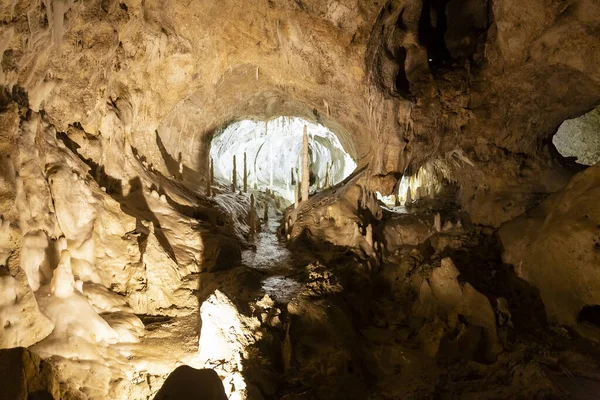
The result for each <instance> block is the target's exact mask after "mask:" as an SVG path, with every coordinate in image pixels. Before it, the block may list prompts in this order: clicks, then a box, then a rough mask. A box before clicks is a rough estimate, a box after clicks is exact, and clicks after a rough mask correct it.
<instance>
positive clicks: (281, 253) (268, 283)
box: [242, 218, 303, 303]
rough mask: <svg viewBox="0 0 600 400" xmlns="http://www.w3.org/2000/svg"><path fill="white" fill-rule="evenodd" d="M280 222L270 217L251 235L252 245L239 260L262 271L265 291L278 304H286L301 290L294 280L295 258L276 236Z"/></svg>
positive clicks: (295, 278)
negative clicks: (253, 236) (258, 230)
mask: <svg viewBox="0 0 600 400" xmlns="http://www.w3.org/2000/svg"><path fill="white" fill-rule="evenodd" d="M278 227H279V221H278V220H276V219H275V218H270V219H269V221H268V222H267V223H266V224H265V225H263V229H262V230H261V231H260V232H258V233H257V234H256V236H255V238H254V242H253V244H254V247H253V248H252V249H247V250H244V251H243V252H242V263H243V264H244V265H245V266H247V267H249V268H251V269H253V270H257V271H259V272H260V273H261V274H264V278H263V279H262V282H261V287H262V290H263V291H264V293H265V294H268V295H269V296H270V297H272V298H273V299H275V300H276V301H278V302H281V303H288V302H289V301H290V300H292V298H293V297H294V296H296V295H297V294H298V293H299V292H300V291H301V290H302V286H303V285H302V283H301V282H299V281H298V280H297V277H298V269H297V268H296V267H297V264H298V260H297V259H296V258H295V257H294V255H293V254H292V252H291V251H290V250H289V249H288V248H287V247H286V246H285V243H283V242H282V241H281V240H280V239H279V238H278V237H277V228H278Z"/></svg>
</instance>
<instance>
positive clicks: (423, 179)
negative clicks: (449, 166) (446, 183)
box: [377, 164, 442, 207]
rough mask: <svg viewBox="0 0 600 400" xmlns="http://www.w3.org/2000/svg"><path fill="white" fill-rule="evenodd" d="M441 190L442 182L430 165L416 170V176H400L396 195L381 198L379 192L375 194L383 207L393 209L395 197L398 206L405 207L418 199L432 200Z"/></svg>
mask: <svg viewBox="0 0 600 400" xmlns="http://www.w3.org/2000/svg"><path fill="white" fill-rule="evenodd" d="M441 190H442V181H441V179H440V178H439V176H438V174H437V173H436V171H435V168H434V167H433V165H432V164H425V165H423V166H422V167H421V168H419V169H418V171H417V173H416V174H414V175H411V176H407V175H404V176H402V179H401V180H400V185H399V186H398V193H397V194H396V195H390V196H383V195H382V194H381V193H380V192H377V198H378V199H379V200H380V201H382V202H383V203H384V204H385V205H387V206H391V207H393V206H394V205H396V196H397V197H398V204H399V205H402V206H405V205H408V204H410V203H412V202H414V201H416V200H419V199H423V198H431V199H432V198H434V197H435V196H436V195H437V194H438V193H439V192H440V191H441ZM408 192H410V197H409V196H408Z"/></svg>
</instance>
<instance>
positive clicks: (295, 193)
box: [294, 185, 300, 208]
mask: <svg viewBox="0 0 600 400" xmlns="http://www.w3.org/2000/svg"><path fill="white" fill-rule="evenodd" d="M299 192H300V190H299V189H298V185H296V186H294V208H298V201H299V200H300V199H299V197H300V193H299Z"/></svg>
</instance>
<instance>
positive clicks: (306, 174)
mask: <svg viewBox="0 0 600 400" xmlns="http://www.w3.org/2000/svg"><path fill="white" fill-rule="evenodd" d="M309 184H310V171H309V169H308V132H307V128H306V125H304V135H303V136H302V201H307V200H308V185H309Z"/></svg>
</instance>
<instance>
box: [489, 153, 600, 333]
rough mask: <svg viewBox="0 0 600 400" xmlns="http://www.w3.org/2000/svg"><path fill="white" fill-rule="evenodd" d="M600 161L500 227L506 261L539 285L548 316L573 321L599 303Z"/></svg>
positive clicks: (573, 324) (517, 271) (522, 276)
mask: <svg viewBox="0 0 600 400" xmlns="http://www.w3.org/2000/svg"><path fill="white" fill-rule="evenodd" d="M598 199H600V165H598V164H597V165H595V166H593V167H590V168H588V169H586V170H585V171H583V172H581V173H579V174H577V175H575V176H574V177H573V179H572V180H571V181H570V183H569V184H568V185H567V186H566V187H565V188H564V189H563V190H561V191H560V192H558V193H556V194H554V195H552V196H550V197H549V198H548V199H546V200H545V201H544V202H543V203H542V204H540V206H539V207H537V208H536V209H535V210H533V211H532V212H531V214H530V215H528V216H522V217H520V218H517V219H515V220H514V221H511V222H509V223H507V224H505V225H504V226H503V227H502V228H501V229H500V238H501V240H502V243H503V245H504V249H505V252H504V254H503V259H504V261H505V262H507V263H510V264H512V265H514V267H515V272H516V273H517V274H518V275H519V276H520V277H521V278H523V279H525V280H526V281H528V282H530V283H531V284H532V285H534V286H535V287H537V288H538V289H539V291H540V296H541V298H542V300H543V302H544V305H545V307H546V312H547V313H548V316H549V317H550V318H551V319H552V320H554V321H556V322H558V323H561V324H566V325H570V326H576V325H577V319H578V316H579V313H580V312H581V311H582V309H583V307H584V306H586V305H597V304H600V292H599V291H598V290H596V289H595V288H597V287H598V285H600V268H599V266H600V250H599V249H600V202H599V201H598Z"/></svg>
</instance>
